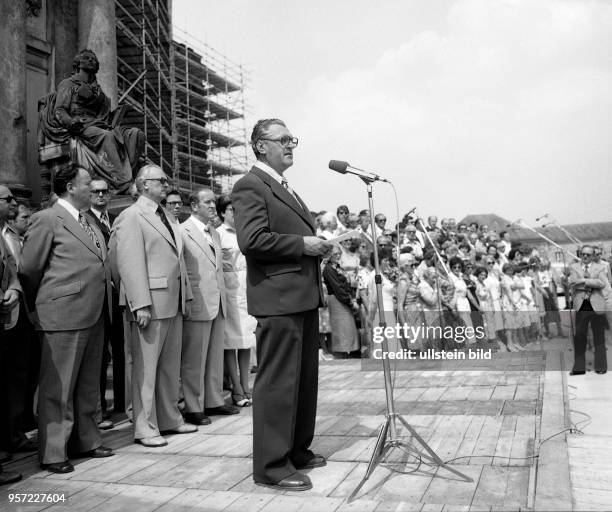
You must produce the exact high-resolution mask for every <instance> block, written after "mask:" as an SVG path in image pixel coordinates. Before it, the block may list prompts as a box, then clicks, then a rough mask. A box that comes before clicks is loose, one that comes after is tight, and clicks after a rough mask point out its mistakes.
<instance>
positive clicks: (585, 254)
mask: <svg viewBox="0 0 612 512" xmlns="http://www.w3.org/2000/svg"><path fill="white" fill-rule="evenodd" d="M580 256H593V253H592V252H583V253H581V254H580Z"/></svg>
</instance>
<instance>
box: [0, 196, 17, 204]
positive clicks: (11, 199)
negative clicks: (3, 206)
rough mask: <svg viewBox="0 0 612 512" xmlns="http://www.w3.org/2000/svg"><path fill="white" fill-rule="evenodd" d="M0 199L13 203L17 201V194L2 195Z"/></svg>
mask: <svg viewBox="0 0 612 512" xmlns="http://www.w3.org/2000/svg"><path fill="white" fill-rule="evenodd" d="M0 199H4V200H5V201H6V202H7V203H12V202H13V201H15V202H16V201H17V199H15V196H6V197H0Z"/></svg>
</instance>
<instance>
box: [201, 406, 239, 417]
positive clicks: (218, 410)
mask: <svg viewBox="0 0 612 512" xmlns="http://www.w3.org/2000/svg"><path fill="white" fill-rule="evenodd" d="M239 412H240V409H238V407H234V406H233V405H220V406H219V407H210V408H209V409H204V414H207V415H208V416H228V415H230V414H238V413H239Z"/></svg>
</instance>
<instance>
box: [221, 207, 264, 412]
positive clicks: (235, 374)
mask: <svg viewBox="0 0 612 512" xmlns="http://www.w3.org/2000/svg"><path fill="white" fill-rule="evenodd" d="M217 214H218V215H219V218H220V219H221V220H223V224H221V226H219V227H218V228H217V231H218V232H219V236H220V238H221V250H222V251H223V277H224V278H225V289H226V294H227V311H226V312H225V343H224V345H225V351H224V359H225V368H226V371H227V373H228V375H229V378H230V380H231V382H232V388H233V393H232V399H233V401H234V404H236V405H237V406H239V407H245V406H248V405H251V401H252V395H251V391H250V389H249V363H250V359H251V348H252V347H254V346H255V327H257V320H256V319H255V318H254V317H252V316H251V315H249V314H248V313H247V299H246V259H245V257H244V255H243V254H242V253H241V252H240V249H239V247H238V240H237V239H236V228H235V226H234V209H233V207H232V203H231V199H230V197H229V196H227V195H223V196H220V197H218V198H217ZM236 360H237V364H236Z"/></svg>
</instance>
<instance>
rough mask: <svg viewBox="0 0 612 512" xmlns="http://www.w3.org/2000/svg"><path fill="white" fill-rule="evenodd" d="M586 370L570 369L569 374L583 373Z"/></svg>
mask: <svg viewBox="0 0 612 512" xmlns="http://www.w3.org/2000/svg"><path fill="white" fill-rule="evenodd" d="M585 373H586V372H585V371H584V370H572V371H571V372H570V375H584V374H585Z"/></svg>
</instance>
